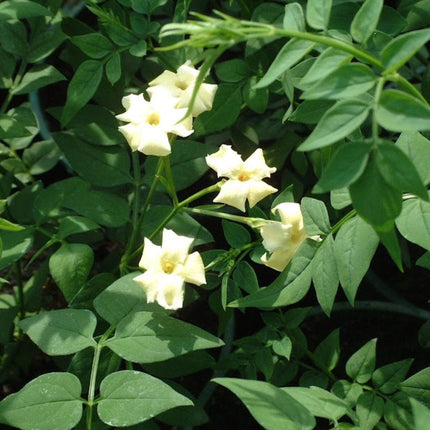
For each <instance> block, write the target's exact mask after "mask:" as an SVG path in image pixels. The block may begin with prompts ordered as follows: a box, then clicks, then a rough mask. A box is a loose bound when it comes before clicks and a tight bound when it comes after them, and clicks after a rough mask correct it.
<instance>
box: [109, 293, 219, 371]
mask: <svg viewBox="0 0 430 430" xmlns="http://www.w3.org/2000/svg"><path fill="white" fill-rule="evenodd" d="M137 288H138V287H137ZM222 344H223V342H222V341H221V340H220V339H218V338H217V337H215V336H213V335H212V334H210V333H208V332H206V331H204V330H202V329H201V328H199V327H196V326H194V325H191V324H188V323H185V322H182V321H180V320H177V319H175V318H171V317H169V316H167V315H164V314H163V313H158V312H134V313H132V314H130V315H128V316H127V317H125V318H123V319H122V320H121V321H120V322H119V324H118V326H117V328H116V331H115V336H114V337H113V338H111V339H109V340H108V341H106V342H105V345H106V346H107V347H108V348H110V349H111V350H112V351H114V352H115V353H116V354H117V355H119V356H120V357H122V358H124V359H125V360H128V361H132V362H136V363H153V362H156V361H163V360H167V359H169V358H173V357H176V356H178V355H182V354H186V353H188V352H191V351H196V350H199V349H206V348H217V347H219V346H221V345H222Z"/></svg>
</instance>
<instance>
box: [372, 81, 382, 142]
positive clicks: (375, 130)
mask: <svg viewBox="0 0 430 430" xmlns="http://www.w3.org/2000/svg"><path fill="white" fill-rule="evenodd" d="M384 85H385V78H382V77H381V78H379V79H378V84H377V85H376V89H375V98H374V104H373V114H372V139H373V144H374V145H376V143H377V141H378V135H379V127H378V121H377V120H376V111H377V107H378V104H379V99H380V97H381V93H382V89H383V88H384Z"/></svg>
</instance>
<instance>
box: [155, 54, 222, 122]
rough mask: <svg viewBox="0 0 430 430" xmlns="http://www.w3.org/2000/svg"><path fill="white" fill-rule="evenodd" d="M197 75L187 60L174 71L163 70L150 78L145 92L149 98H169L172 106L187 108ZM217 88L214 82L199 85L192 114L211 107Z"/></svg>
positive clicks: (196, 71) (194, 114)
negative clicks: (152, 78) (153, 77)
mask: <svg viewBox="0 0 430 430" xmlns="http://www.w3.org/2000/svg"><path fill="white" fill-rule="evenodd" d="M198 75H199V71H198V70H197V69H195V68H194V67H193V66H192V64H191V61H187V62H186V63H185V64H183V65H182V66H180V67H179V69H178V71H177V72H176V73H173V72H170V71H169V70H165V71H164V72H163V73H162V74H161V75H159V76H158V77H156V78H155V79H154V80H152V81H151V82H150V83H149V88H148V89H147V92H148V94H149V95H150V96H151V100H171V101H173V103H174V107H176V108H186V109H188V105H189V104H190V101H191V96H192V94H193V90H194V87H195V84H196V80H197V77H198ZM217 88H218V85H214V84H201V85H200V88H199V91H198V92H197V97H196V99H195V100H194V104H193V109H192V116H194V117H195V116H198V115H200V114H201V113H202V112H204V111H207V110H211V109H212V103H213V100H214V97H215V93H216V91H217Z"/></svg>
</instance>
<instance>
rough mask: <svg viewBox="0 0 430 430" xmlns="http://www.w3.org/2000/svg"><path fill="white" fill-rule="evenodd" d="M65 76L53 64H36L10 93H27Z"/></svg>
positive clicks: (63, 78)
mask: <svg viewBox="0 0 430 430" xmlns="http://www.w3.org/2000/svg"><path fill="white" fill-rule="evenodd" d="M65 79H66V78H65V77H64V75H63V74H62V73H60V72H59V71H58V70H57V69H56V68H55V67H54V66H51V65H49V64H37V65H35V66H33V67H32V68H31V69H30V70H29V71H28V72H27V73H26V74H25V75H24V76H23V78H22V81H21V82H20V84H19V85H18V86H16V87H15V88H13V89H12V91H11V94H14V95H18V94H27V93H30V92H32V91H35V90H37V89H39V88H41V87H46V86H48V85H51V84H53V83H55V82H59V81H63V80H65Z"/></svg>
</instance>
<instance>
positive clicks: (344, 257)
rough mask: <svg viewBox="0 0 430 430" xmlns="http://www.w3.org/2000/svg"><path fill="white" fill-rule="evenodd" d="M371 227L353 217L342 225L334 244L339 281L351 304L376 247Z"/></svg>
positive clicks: (375, 237) (376, 236) (375, 239)
mask: <svg viewBox="0 0 430 430" xmlns="http://www.w3.org/2000/svg"><path fill="white" fill-rule="evenodd" d="M378 243H379V239H378V235H377V234H376V233H375V231H374V230H373V229H372V227H371V226H370V225H369V224H367V223H366V222H365V221H363V220H362V219H361V218H360V217H358V216H355V217H354V218H352V219H351V220H349V221H347V222H346V223H345V224H343V225H342V227H341V228H340V230H339V231H338V233H337V235H336V240H335V242H334V254H335V257H336V265H337V269H338V272H339V279H340V283H341V284H342V287H343V289H344V291H345V294H346V296H347V298H348V300H349V301H350V303H351V304H353V303H354V299H355V295H356V293H357V289H358V287H359V285H360V283H361V281H362V279H363V277H364V275H365V274H366V272H367V270H368V269H369V266H370V262H371V261H372V258H373V255H374V254H375V251H376V248H377V246H378Z"/></svg>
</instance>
